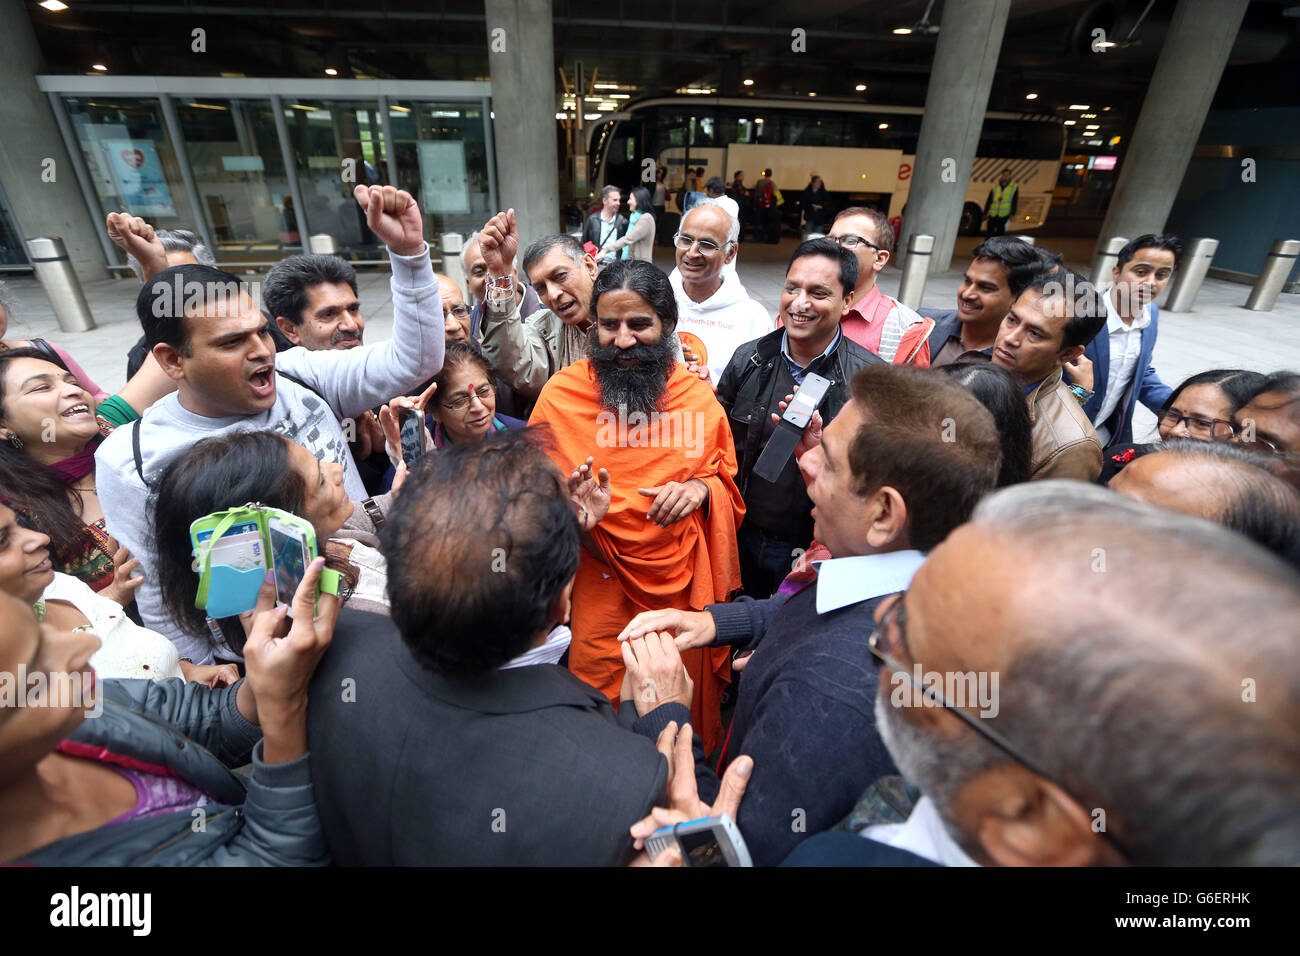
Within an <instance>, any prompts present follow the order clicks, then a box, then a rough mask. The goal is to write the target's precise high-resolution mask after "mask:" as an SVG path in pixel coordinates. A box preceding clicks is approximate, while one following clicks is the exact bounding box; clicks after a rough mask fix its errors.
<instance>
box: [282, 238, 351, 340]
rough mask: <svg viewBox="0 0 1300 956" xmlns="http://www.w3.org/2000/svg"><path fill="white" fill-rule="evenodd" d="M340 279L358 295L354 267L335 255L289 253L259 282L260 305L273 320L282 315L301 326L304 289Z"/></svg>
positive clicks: (333, 282) (304, 306)
mask: <svg viewBox="0 0 1300 956" xmlns="http://www.w3.org/2000/svg"><path fill="white" fill-rule="evenodd" d="M339 282H343V283H346V284H347V286H348V287H349V288H350V289H351V290H352V294H353V295H356V294H357V270H356V269H354V268H352V265H351V263H349V262H346V261H345V260H343V259H340V258H339V257H338V256H321V255H303V256H290V257H289V258H287V259H282V260H281V261H280V262H278V263H276V265H275V267H274V268H273V269H272V270H271V271H270V272H268V273H267V274H266V281H265V282H263V283H262V305H263V306H264V307H265V311H266V312H268V313H269V314H270V316H271V318H272V319H275V318H285V319H288V320H289V321H290V322H292V323H293V324H294V325H302V313H303V311H304V310H305V309H306V308H307V290H308V289H310V288H311V287H312V286H317V285H320V284H321V283H329V284H331V285H333V284H335V283H339Z"/></svg>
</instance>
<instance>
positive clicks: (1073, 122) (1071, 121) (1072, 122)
mask: <svg viewBox="0 0 1300 956" xmlns="http://www.w3.org/2000/svg"><path fill="white" fill-rule="evenodd" d="M1065 125H1066V126H1074V125H1075V121H1074V120H1066V121H1065Z"/></svg>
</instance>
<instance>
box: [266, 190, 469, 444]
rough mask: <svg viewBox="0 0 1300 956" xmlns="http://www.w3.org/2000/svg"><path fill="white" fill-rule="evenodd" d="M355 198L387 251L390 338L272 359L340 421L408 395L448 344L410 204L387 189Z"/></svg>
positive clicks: (437, 364)
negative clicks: (318, 397) (315, 394)
mask: <svg viewBox="0 0 1300 956" xmlns="http://www.w3.org/2000/svg"><path fill="white" fill-rule="evenodd" d="M355 195H356V200H357V204H358V205H360V206H361V208H362V209H364V210H365V212H366V224H367V225H368V226H369V227H370V229H371V231H372V232H374V234H375V235H376V236H378V237H379V238H380V239H381V240H383V242H384V243H385V244H386V245H387V246H388V252H389V263H390V264H391V266H392V270H393V278H392V284H391V287H392V291H393V334H392V337H391V338H390V339H389V340H388V341H387V342H383V343H381V344H378V345H364V346H360V347H358V348H354V349H348V350H346V351H337V350H333V349H329V350H324V351H319V352H311V351H308V350H307V349H305V348H302V347H296V348H292V349H288V350H286V351H284V352H281V353H280V354H279V355H278V356H277V357H276V364H277V365H278V366H279V367H280V369H281V371H284V372H287V373H288V374H290V375H293V376H294V377H296V378H300V379H302V380H303V381H304V382H306V383H307V384H308V385H309V386H311V387H312V388H313V389H315V390H316V391H317V392H319V393H320V394H321V395H322V396H323V397H324V398H325V400H326V401H327V402H329V404H330V407H331V408H333V409H334V411H335V413H336V414H338V416H339V417H340V418H355V417H357V416H358V415H360V414H362V413H363V412H365V411H366V410H367V409H370V408H373V407H374V406H376V405H381V404H383V403H385V402H387V401H388V400H389V399H390V398H393V397H394V396H396V395H403V394H406V393H407V392H411V391H414V390H415V389H416V388H418V387H419V386H420V385H421V384H423V383H424V382H426V381H428V380H429V379H431V378H433V376H434V375H436V374H438V372H439V371H440V370H441V369H442V359H443V352H444V349H445V346H446V335H445V324H444V322H443V316H442V298H441V296H440V295H439V291H438V280H437V279H436V278H435V277H434V274H433V265H432V264H431V263H430V262H429V247H428V245H427V244H426V243H425V241H424V238H423V229H424V221H423V219H422V218H421V216H420V208H419V206H418V205H416V202H415V199H414V198H412V196H411V194H410V193H408V192H406V191H405V190H402V189H394V188H393V187H392V186H358V187H357V188H356V193H355Z"/></svg>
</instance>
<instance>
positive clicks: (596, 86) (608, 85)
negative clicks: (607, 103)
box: [591, 83, 618, 90]
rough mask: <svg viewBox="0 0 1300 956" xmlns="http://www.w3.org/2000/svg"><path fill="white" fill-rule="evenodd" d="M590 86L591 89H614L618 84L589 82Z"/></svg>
mask: <svg viewBox="0 0 1300 956" xmlns="http://www.w3.org/2000/svg"><path fill="white" fill-rule="evenodd" d="M591 88H592V89H593V90H616V89H618V84H617V83H593V84H591Z"/></svg>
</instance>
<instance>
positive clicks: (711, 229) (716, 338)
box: [668, 199, 775, 386]
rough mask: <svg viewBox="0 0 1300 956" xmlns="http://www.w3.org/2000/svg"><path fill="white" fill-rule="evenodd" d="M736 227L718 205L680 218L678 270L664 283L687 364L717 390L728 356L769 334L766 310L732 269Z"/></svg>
mask: <svg viewBox="0 0 1300 956" xmlns="http://www.w3.org/2000/svg"><path fill="white" fill-rule="evenodd" d="M739 240H740V223H739V221H738V220H737V219H736V217H735V216H733V215H732V214H731V213H730V212H729V211H728V210H727V209H726V208H724V207H723V206H722V205H721V203H719V202H718V201H717V200H716V199H705V200H703V201H702V202H700V203H699V204H697V205H695V206H693V207H691V210H690V212H688V213H687V214H686V215H685V216H684V217H683V218H682V224H681V226H680V227H679V228H678V231H677V236H676V239H675V244H676V246H677V268H676V269H674V270H673V271H672V274H671V275H670V276H669V277H668V279H669V281H670V282H671V283H672V287H673V293H674V294H675V295H676V296H677V337H678V338H679V339H680V340H681V343H682V351H683V353H684V354H685V353H688V352H689V353H690V355H687V361H691V360H692V359H694V361H695V364H697V365H699V366H700V368H701V369H704V368H707V369H708V370H709V380H710V381H711V382H712V383H713V384H714V385H715V386H716V385H717V382H718V380H719V379H720V378H721V377H722V372H723V369H725V368H726V367H727V363H728V362H730V361H731V355H732V353H733V352H735V351H736V349H737V348H738V347H740V346H741V345H744V344H745V343H746V342H752V341H753V340H754V339H756V338H759V337H761V336H764V335H766V334H767V333H768V332H771V331H772V329H773V328H775V325H774V324H773V319H772V316H771V315H769V314H768V311H767V309H765V308H764V307H763V305H762V304H761V303H759V302H758V301H757V300H755V299H752V298H750V296H749V293H747V292H746V291H745V287H744V285H742V284H741V281H740V277H739V276H737V275H736V270H735V269H728V268H725V267H726V266H727V265H728V264H730V263H731V262H733V261H734V260H735V258H736V251H737V249H738V248H739V245H740V242H739Z"/></svg>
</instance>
